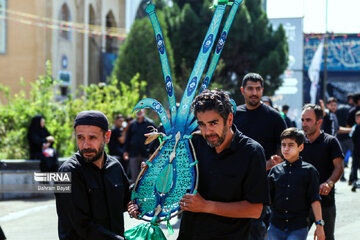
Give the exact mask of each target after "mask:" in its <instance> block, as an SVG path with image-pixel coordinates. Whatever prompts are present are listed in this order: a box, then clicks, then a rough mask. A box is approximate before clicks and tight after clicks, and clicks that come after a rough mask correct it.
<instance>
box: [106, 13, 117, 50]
mask: <svg viewBox="0 0 360 240" xmlns="http://www.w3.org/2000/svg"><path fill="white" fill-rule="evenodd" d="M115 27H116V21H115V17H114V14H113V12H112V11H109V12H108V14H106V30H107V31H108V30H109V29H110V28H115ZM118 49H119V46H118V43H117V38H114V37H113V38H111V37H109V36H107V37H106V52H107V53H115V54H116V53H117V52H118Z"/></svg>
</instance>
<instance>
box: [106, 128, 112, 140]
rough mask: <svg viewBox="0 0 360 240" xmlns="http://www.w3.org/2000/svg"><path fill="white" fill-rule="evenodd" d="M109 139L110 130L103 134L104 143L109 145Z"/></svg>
mask: <svg viewBox="0 0 360 240" xmlns="http://www.w3.org/2000/svg"><path fill="white" fill-rule="evenodd" d="M110 137H111V130H108V131H107V132H106V133H105V143H109V142H110Z"/></svg>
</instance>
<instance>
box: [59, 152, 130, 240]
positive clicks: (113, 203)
mask: <svg viewBox="0 0 360 240" xmlns="http://www.w3.org/2000/svg"><path fill="white" fill-rule="evenodd" d="M104 154H105V156H104V161H105V162H104V167H103V168H102V169H99V168H98V167H97V166H95V165H94V164H93V163H86V162H85V161H84V159H83V158H82V157H81V155H80V154H79V153H76V154H74V155H73V156H72V157H71V158H70V159H69V160H67V161H66V162H65V163H64V164H63V165H62V166H61V167H60V169H59V171H60V172H71V178H72V179H71V188H72V189H71V190H72V193H71V194H69V193H61V194H55V196H56V209H57V214H58V217H59V223H58V226H59V228H58V229H59V230H58V231H59V239H61V240H62V239H76V240H78V239H84V240H85V239H86V240H92V239H93V240H99V239H102V240H103V239H109V240H110V239H123V238H122V237H121V236H124V218H123V212H124V210H125V209H126V207H127V203H128V202H129V201H130V192H129V182H128V179H127V177H126V175H125V173H124V170H123V168H122V166H121V164H120V163H119V162H118V161H117V160H116V159H115V158H113V157H111V156H107V155H106V153H104Z"/></svg>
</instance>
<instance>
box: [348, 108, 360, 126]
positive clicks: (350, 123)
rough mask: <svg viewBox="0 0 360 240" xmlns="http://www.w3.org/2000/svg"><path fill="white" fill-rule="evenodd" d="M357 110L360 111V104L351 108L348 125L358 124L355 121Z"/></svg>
mask: <svg viewBox="0 0 360 240" xmlns="http://www.w3.org/2000/svg"><path fill="white" fill-rule="evenodd" d="M357 111H360V106H354V107H352V108H351V109H350V110H349V115H348V118H347V125H348V126H349V127H352V126H354V125H355V124H356V122H355V114H356V112H357Z"/></svg>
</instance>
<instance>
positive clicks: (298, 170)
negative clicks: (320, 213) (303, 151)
mask: <svg viewBox="0 0 360 240" xmlns="http://www.w3.org/2000/svg"><path fill="white" fill-rule="evenodd" d="M268 180H269V181H268V182H269V190H270V198H271V210H272V214H271V219H270V221H271V224H273V225H275V226H276V227H277V228H280V229H282V230H284V229H288V230H290V231H292V230H296V229H300V228H304V227H306V226H308V222H307V218H308V216H309V211H310V209H311V204H312V203H313V202H315V201H320V200H321V198H320V194H319V173H318V172H317V171H316V169H315V167H314V166H312V165H311V164H309V163H307V162H303V161H302V160H301V158H300V159H298V160H297V161H295V162H293V163H290V162H288V161H287V160H285V161H284V162H282V163H280V164H278V165H276V166H274V167H273V168H272V169H271V170H270V172H269V175H268Z"/></svg>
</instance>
